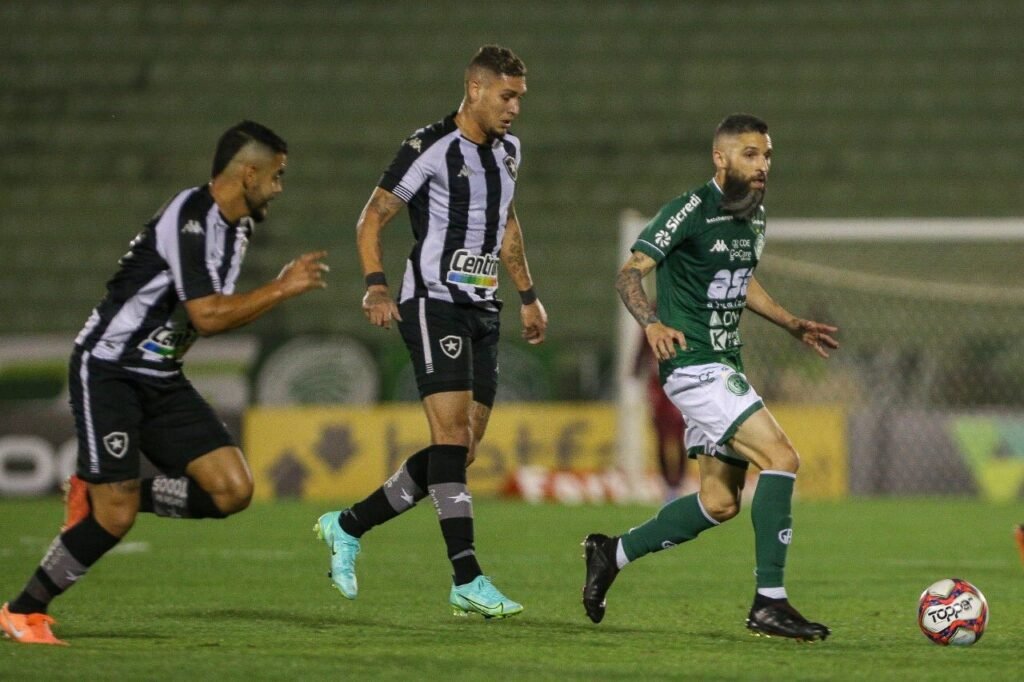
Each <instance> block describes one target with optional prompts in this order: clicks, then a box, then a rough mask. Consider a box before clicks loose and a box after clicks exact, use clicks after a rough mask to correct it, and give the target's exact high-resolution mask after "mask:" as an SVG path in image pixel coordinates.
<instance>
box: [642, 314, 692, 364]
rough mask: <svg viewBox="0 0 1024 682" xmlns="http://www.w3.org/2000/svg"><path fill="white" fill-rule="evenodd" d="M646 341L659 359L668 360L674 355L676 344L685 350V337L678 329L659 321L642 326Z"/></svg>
mask: <svg viewBox="0 0 1024 682" xmlns="http://www.w3.org/2000/svg"><path fill="white" fill-rule="evenodd" d="M644 334H646V335H647V343H648V344H649V345H650V346H651V350H653V351H654V355H655V357H657V358H658V359H659V360H668V359H669V358H674V357H675V356H676V344H679V347H680V348H681V349H683V350H686V337H685V336H683V333H682V332H681V331H679V330H678V329H673V328H672V327H668V326H666V325H664V324H662V323H661V322H651V323H650V324H649V325H647V326H646V327H644Z"/></svg>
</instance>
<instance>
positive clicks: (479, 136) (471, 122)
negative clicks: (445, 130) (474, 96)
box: [455, 101, 491, 144]
mask: <svg viewBox="0 0 1024 682" xmlns="http://www.w3.org/2000/svg"><path fill="white" fill-rule="evenodd" d="M455 125H456V126H457V127H458V129H459V132H460V133H462V136H463V137H464V138H466V139H467V140H469V141H470V142H473V143H475V144H487V143H488V142H490V141H491V139H490V138H489V137H488V136H487V133H485V132H484V129H483V128H481V127H480V124H479V123H477V121H476V119H474V118H473V116H472V115H471V114H470V113H469V111H468V110H467V108H466V102H465V101H463V102H462V104H461V105H459V110H458V111H457V112H455Z"/></svg>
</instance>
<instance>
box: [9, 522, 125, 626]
mask: <svg viewBox="0 0 1024 682" xmlns="http://www.w3.org/2000/svg"><path fill="white" fill-rule="evenodd" d="M120 541H121V538H119V537H117V536H114V535H111V534H110V533H108V532H107V531H106V530H105V529H104V528H103V526H101V525H100V524H99V523H97V522H96V519H95V518H94V517H93V515H92V514H89V516H87V517H86V518H85V519H83V520H82V521H81V522H79V523H77V524H75V525H74V526H72V527H71V528H69V529H68V530H66V531H65V532H64V533H63V534H61V535H58V536H57V537H56V538H55V539H54V541H53V542H52V543H51V544H50V549H49V550H47V552H46V556H44V557H43V560H42V561H41V562H40V564H39V567H38V568H37V569H36V571H35V573H34V574H33V575H32V577H31V578H29V581H28V583H27V584H26V585H25V589H24V590H23V591H22V593H21V594H19V595H18V596H17V597H16V598H15V599H14V600H13V601H11V603H10V606H9V608H10V610H11V612H12V613H46V609H47V607H49V605H50V602H51V601H53V599H54V598H55V597H57V596H58V595H60V594H61V593H63V592H64V591H65V590H67V589H68V588H69V587H71V586H72V585H74V584H75V583H76V582H77V581H78V579H79V578H81V577H82V576H83V575H85V574H86V572H87V571H88V570H89V567H90V566H92V565H93V564H94V563H96V562H97V561H98V560H99V558H100V557H101V556H103V555H104V554H106V553H107V552H109V551H110V550H111V549H113V548H114V545H116V544H117V543H118V542H120Z"/></svg>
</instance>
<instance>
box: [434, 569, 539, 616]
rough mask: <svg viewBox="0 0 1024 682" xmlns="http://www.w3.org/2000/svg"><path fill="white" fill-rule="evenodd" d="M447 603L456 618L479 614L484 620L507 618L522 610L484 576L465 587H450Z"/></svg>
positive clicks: (478, 577)
mask: <svg viewBox="0 0 1024 682" xmlns="http://www.w3.org/2000/svg"><path fill="white" fill-rule="evenodd" d="M448 601H449V603H451V605H452V612H453V613H454V614H455V615H456V616H468V615H469V614H470V613H479V614H480V615H481V616H483V617H484V618H508V617H509V616H514V615H516V614H517V613H520V612H522V610H523V605H522V604H520V603H519V602H514V601H512V600H511V599H509V598H508V597H506V596H505V595H503V594H502V593H501V592H499V591H498V588H496V587H495V586H494V585H493V584H491V579H490V578H488V577H487V576H485V575H478V576H477V577H476V579H475V580H473V582H471V583H466V584H465V585H452V591H451V594H450V596H449V597H448Z"/></svg>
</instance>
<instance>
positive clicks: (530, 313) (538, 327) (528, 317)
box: [519, 300, 548, 346]
mask: <svg viewBox="0 0 1024 682" xmlns="http://www.w3.org/2000/svg"><path fill="white" fill-rule="evenodd" d="M519 317H520V319H522V321H523V338H524V339H526V342H527V343H529V344H532V345H534V346H536V345H537V344H538V343H543V342H544V334H545V332H547V329H548V312H547V311H546V310H544V305H543V304H542V303H541V302H540V301H539V300H537V301H534V302H533V303H529V304H527V305H524V306H522V307H521V308H520V309H519Z"/></svg>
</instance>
